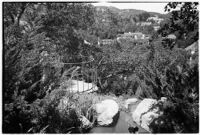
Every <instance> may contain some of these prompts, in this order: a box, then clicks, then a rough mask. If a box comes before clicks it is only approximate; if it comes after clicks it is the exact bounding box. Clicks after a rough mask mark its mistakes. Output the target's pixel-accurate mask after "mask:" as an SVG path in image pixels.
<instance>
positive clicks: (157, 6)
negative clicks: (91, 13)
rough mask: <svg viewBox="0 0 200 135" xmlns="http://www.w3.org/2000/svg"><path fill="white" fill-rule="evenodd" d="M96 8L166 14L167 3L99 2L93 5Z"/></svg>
mask: <svg viewBox="0 0 200 135" xmlns="http://www.w3.org/2000/svg"><path fill="white" fill-rule="evenodd" d="M92 5H94V6H113V7H116V8H119V9H140V10H144V11H150V12H157V13H162V14H166V13H167V12H164V7H165V6H166V5H167V3H150V2H149V3H108V2H99V3H92Z"/></svg>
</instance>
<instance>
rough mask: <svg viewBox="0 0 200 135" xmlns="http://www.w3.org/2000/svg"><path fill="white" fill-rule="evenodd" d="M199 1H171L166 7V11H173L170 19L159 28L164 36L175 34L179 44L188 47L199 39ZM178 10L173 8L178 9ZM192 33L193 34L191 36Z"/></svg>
mask: <svg viewBox="0 0 200 135" xmlns="http://www.w3.org/2000/svg"><path fill="white" fill-rule="evenodd" d="M197 6H198V2H171V3H168V4H167V6H166V7H165V11H171V13H170V14H171V17H170V20H169V21H167V22H166V23H165V24H164V25H163V26H162V27H161V29H160V30H159V33H161V34H162V35H163V36H166V35H168V34H171V33H173V34H175V35H176V37H177V45H178V46H179V47H183V48H185V47H187V46H188V45H190V44H192V43H193V42H194V41H197V40H198V37H199V36H198V35H199V32H198V24H199V12H198V9H197ZM177 8H178V10H173V9H177ZM191 35H192V36H191Z"/></svg>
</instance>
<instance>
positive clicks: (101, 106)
mask: <svg viewBox="0 0 200 135" xmlns="http://www.w3.org/2000/svg"><path fill="white" fill-rule="evenodd" d="M94 109H95V111H96V112H97V122H98V124H99V125H101V126H107V125H110V124H112V122H113V118H114V117H115V115H117V113H118V112H119V106H118V104H117V103H116V102H115V101H114V100H112V99H106V100H103V101H102V102H100V103H97V104H95V106H94Z"/></svg>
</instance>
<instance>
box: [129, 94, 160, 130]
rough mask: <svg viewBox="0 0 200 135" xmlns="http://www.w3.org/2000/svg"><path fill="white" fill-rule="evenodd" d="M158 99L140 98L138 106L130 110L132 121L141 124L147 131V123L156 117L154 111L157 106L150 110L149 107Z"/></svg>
mask: <svg viewBox="0 0 200 135" xmlns="http://www.w3.org/2000/svg"><path fill="white" fill-rule="evenodd" d="M157 103H158V101H157V100H155V99H148V98H147V99H144V100H142V101H141V102H140V103H139V104H138V106H137V107H136V109H135V111H133V112H132V118H133V121H135V122H136V123H137V124H138V125H141V127H143V128H144V129H146V130H147V131H150V130H149V124H150V123H151V122H152V120H153V119H154V118H157V117H158V114H157V113H156V112H157V111H158V108H156V109H153V110H150V109H151V107H152V106H153V105H155V104H157Z"/></svg>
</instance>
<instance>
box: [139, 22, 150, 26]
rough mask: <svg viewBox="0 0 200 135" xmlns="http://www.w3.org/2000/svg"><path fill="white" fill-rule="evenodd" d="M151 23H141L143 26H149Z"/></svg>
mask: <svg viewBox="0 0 200 135" xmlns="http://www.w3.org/2000/svg"><path fill="white" fill-rule="evenodd" d="M151 24H152V23H151V22H141V23H140V25H141V26H149V25H151Z"/></svg>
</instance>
